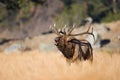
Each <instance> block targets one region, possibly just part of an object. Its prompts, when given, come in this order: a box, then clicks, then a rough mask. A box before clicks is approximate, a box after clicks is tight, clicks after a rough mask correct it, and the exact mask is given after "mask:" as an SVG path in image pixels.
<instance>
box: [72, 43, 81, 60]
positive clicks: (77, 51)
mask: <svg viewBox="0 0 120 80" xmlns="http://www.w3.org/2000/svg"><path fill="white" fill-rule="evenodd" d="M78 55H79V45H75V50H74V55H73V58H72V59H71V61H72V62H74V61H75V60H77V58H78Z"/></svg>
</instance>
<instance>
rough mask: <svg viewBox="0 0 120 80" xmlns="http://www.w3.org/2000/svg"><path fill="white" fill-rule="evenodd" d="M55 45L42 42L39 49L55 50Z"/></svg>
mask: <svg viewBox="0 0 120 80" xmlns="http://www.w3.org/2000/svg"><path fill="white" fill-rule="evenodd" d="M55 48H56V47H55V45H54V44H48V43H40V45H39V49H40V51H43V52H45V51H53V50H55Z"/></svg>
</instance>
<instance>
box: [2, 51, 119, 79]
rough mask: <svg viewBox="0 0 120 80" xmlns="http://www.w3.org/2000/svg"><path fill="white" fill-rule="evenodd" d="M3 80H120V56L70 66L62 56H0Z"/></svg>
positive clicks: (96, 57) (103, 55)
mask: <svg viewBox="0 0 120 80" xmlns="http://www.w3.org/2000/svg"><path fill="white" fill-rule="evenodd" d="M0 80H120V55H119V54H117V53H116V54H112V55H109V54H107V53H106V52H104V53H102V52H98V53H96V52H94V60H93V63H92V64H91V63H90V62H89V61H82V62H76V63H72V64H71V65H68V64H67V63H66V60H65V58H64V57H63V56H62V55H61V54H60V53H59V52H49V53H45V52H39V51H37V50H34V51H30V52H25V53H21V54H16V53H15V54H10V55H6V54H3V53H0Z"/></svg>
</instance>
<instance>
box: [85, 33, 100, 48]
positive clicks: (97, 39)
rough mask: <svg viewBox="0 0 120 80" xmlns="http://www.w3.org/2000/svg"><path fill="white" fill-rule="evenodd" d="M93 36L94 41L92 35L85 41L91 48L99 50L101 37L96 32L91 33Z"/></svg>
mask: <svg viewBox="0 0 120 80" xmlns="http://www.w3.org/2000/svg"><path fill="white" fill-rule="evenodd" d="M93 34H94V36H95V40H94V38H93V36H92V35H89V36H88V37H87V38H86V40H87V41H89V42H90V44H91V45H92V47H93V48H100V47H101V36H100V35H99V34H98V33H97V32H96V31H93Z"/></svg>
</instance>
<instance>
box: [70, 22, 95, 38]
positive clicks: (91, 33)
mask: <svg viewBox="0 0 120 80" xmlns="http://www.w3.org/2000/svg"><path fill="white" fill-rule="evenodd" d="M90 27H91V24H90V26H89V28H88V30H87V31H86V32H83V33H78V34H70V36H78V35H83V34H90V35H92V36H93V38H94V40H95V36H94V34H93V27H92V31H91V32H89V30H90Z"/></svg>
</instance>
